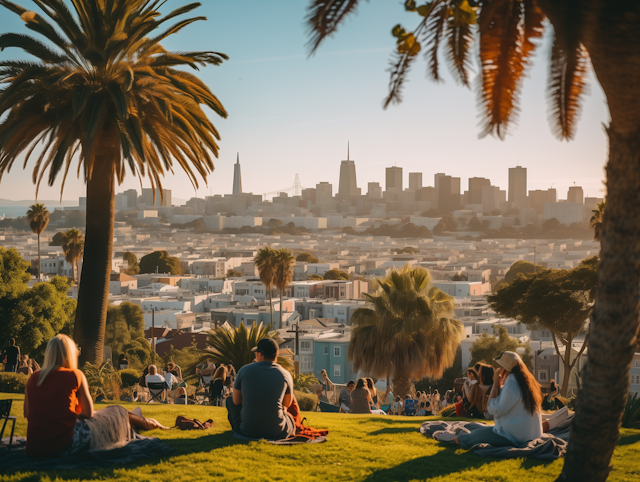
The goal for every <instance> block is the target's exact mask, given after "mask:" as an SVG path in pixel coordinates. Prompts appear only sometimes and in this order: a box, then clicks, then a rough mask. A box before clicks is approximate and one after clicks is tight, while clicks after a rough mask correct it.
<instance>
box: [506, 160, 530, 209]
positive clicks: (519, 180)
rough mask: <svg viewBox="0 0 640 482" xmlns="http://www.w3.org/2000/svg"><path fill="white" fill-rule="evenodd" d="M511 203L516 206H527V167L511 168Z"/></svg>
mask: <svg viewBox="0 0 640 482" xmlns="http://www.w3.org/2000/svg"><path fill="white" fill-rule="evenodd" d="M508 201H509V203H510V204H513V205H515V206H516V207H526V205H527V168H526V167H520V166H517V167H510V168H509V199H508Z"/></svg>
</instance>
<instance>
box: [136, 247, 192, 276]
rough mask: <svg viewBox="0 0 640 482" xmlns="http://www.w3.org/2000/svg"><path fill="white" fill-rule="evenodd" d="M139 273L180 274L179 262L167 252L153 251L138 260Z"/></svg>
mask: <svg viewBox="0 0 640 482" xmlns="http://www.w3.org/2000/svg"><path fill="white" fill-rule="evenodd" d="M140 273H168V274H173V275H175V274H182V268H181V267H180V260H179V259H178V258H175V257H173V256H169V253H168V252H167V251H154V252H153V253H149V254H147V255H145V256H143V257H142V258H140Z"/></svg>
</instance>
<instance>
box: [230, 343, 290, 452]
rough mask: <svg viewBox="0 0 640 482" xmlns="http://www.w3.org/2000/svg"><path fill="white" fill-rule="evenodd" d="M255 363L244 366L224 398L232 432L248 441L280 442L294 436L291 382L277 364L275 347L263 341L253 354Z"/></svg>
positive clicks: (273, 344) (287, 374) (276, 348)
mask: <svg viewBox="0 0 640 482" xmlns="http://www.w3.org/2000/svg"><path fill="white" fill-rule="evenodd" d="M252 351H253V352H255V354H256V363H251V364H249V365H245V366H243V367H242V368H241V369H240V371H239V372H238V375H237V377H236V381H235V383H234V386H233V397H227V401H226V406H227V410H228V412H229V423H230V424H231V429H232V430H233V431H234V432H237V433H239V434H241V435H244V436H246V437H250V438H264V439H267V440H280V439H284V438H287V437H288V436H290V435H294V434H295V431H296V425H295V422H294V419H293V417H292V416H291V415H290V414H289V413H288V411H287V410H288V408H289V407H290V406H291V404H292V403H293V402H294V400H295V398H294V395H293V378H292V377H291V374H290V373H289V372H288V371H287V370H285V369H284V368H282V367H281V366H280V365H278V364H277V363H276V360H277V358H278V344H277V343H276V342H275V340H273V339H271V338H263V339H262V340H260V341H259V342H258V345H257V346H256V347H254V348H253V350H252Z"/></svg>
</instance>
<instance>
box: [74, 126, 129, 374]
mask: <svg viewBox="0 0 640 482" xmlns="http://www.w3.org/2000/svg"><path fill="white" fill-rule="evenodd" d="M106 137H110V136H106ZM119 155H120V148H119V146H118V145H115V146H113V145H104V143H102V144H99V145H98V146H96V159H95V163H94V170H93V175H92V177H91V179H90V180H89V182H88V183H87V214H86V216H87V228H86V233H85V248H84V256H83V258H84V268H83V270H82V276H81V278H80V286H79V292H78V309H77V311H76V320H75V325H74V330H73V338H74V340H75V341H76V343H77V344H78V346H80V347H82V353H81V355H80V359H79V362H80V365H81V366H82V365H84V362H86V361H88V362H90V363H94V364H100V363H102V358H103V356H102V354H103V349H104V330H105V326H106V321H107V304H108V299H109V278H110V275H111V257H112V254H113V222H114V219H115V203H114V200H115V177H114V175H115V170H114V161H115V160H116V159H118V156H119Z"/></svg>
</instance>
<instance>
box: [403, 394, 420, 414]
mask: <svg viewBox="0 0 640 482" xmlns="http://www.w3.org/2000/svg"><path fill="white" fill-rule="evenodd" d="M417 403H418V402H417V400H413V399H412V398H409V399H407V400H405V401H404V414H405V415H409V416H414V415H415V414H416V405H417Z"/></svg>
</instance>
